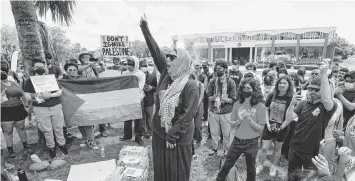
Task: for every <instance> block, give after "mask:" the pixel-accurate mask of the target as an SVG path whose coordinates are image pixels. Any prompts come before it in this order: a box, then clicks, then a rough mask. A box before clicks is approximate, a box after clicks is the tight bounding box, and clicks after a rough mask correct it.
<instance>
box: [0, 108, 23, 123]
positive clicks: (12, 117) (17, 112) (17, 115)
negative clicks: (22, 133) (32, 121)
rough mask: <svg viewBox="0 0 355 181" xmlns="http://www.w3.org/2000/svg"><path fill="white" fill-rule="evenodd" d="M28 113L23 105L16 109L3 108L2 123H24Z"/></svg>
mask: <svg viewBox="0 0 355 181" xmlns="http://www.w3.org/2000/svg"><path fill="white" fill-rule="evenodd" d="M27 116H28V113H27V111H26V109H25V107H24V106H23V104H21V105H19V106H14V107H1V122H7V121H22V120H24V119H26V117H27Z"/></svg>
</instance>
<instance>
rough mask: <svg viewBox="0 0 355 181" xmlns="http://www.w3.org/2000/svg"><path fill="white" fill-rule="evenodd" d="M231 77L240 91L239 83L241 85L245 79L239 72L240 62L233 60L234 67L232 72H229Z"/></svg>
mask: <svg viewBox="0 0 355 181" xmlns="http://www.w3.org/2000/svg"><path fill="white" fill-rule="evenodd" d="M229 77H230V78H232V79H233V80H234V82H235V86H236V87H237V89H238V87H239V83H240V81H241V80H242V78H243V74H242V72H241V71H240V70H239V62H238V60H233V66H232V70H230V71H229ZM237 91H238V90H237Z"/></svg>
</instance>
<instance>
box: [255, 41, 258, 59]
mask: <svg viewBox="0 0 355 181" xmlns="http://www.w3.org/2000/svg"><path fill="white" fill-rule="evenodd" d="M257 55H258V47H257V46H256V45H255V52H254V62H255V63H256V62H257V59H256V58H257Z"/></svg>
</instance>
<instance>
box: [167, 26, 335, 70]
mask: <svg viewBox="0 0 355 181" xmlns="http://www.w3.org/2000/svg"><path fill="white" fill-rule="evenodd" d="M336 37H337V34H336V27H316V28H300V29H278V30H260V31H246V32H227V33H210V34H192V35H176V36H173V41H174V44H176V42H177V41H183V42H184V43H185V44H186V43H187V44H191V45H192V46H193V50H194V54H195V59H196V60H208V61H211V62H213V61H216V60H221V59H222V60H225V61H227V62H231V60H235V59H237V60H239V61H241V62H244V63H246V62H265V61H269V60H270V58H271V57H275V56H284V57H288V59H292V60H295V61H297V62H298V63H318V62H319V61H320V60H321V59H324V58H331V59H332V58H333V56H334V50H335V49H334V42H335V41H336ZM297 62H296V63H297Z"/></svg>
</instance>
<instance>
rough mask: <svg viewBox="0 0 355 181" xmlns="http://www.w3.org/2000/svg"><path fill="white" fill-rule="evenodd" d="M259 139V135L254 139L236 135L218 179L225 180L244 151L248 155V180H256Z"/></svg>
mask: <svg viewBox="0 0 355 181" xmlns="http://www.w3.org/2000/svg"><path fill="white" fill-rule="evenodd" d="M258 139H259V138H258V137H256V138H252V139H239V138H237V137H234V140H233V142H232V144H231V146H230V147H229V150H228V153H227V156H226V161H225V162H224V165H223V166H222V168H221V170H220V171H219V173H218V175H217V181H225V179H226V177H227V175H228V173H229V171H230V170H231V169H232V168H233V166H234V164H235V162H236V161H237V160H238V158H239V157H240V155H241V154H242V153H244V155H245V157H246V163H247V181H255V179H256V169H255V162H256V155H257V154H258V149H259V144H258Z"/></svg>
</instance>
